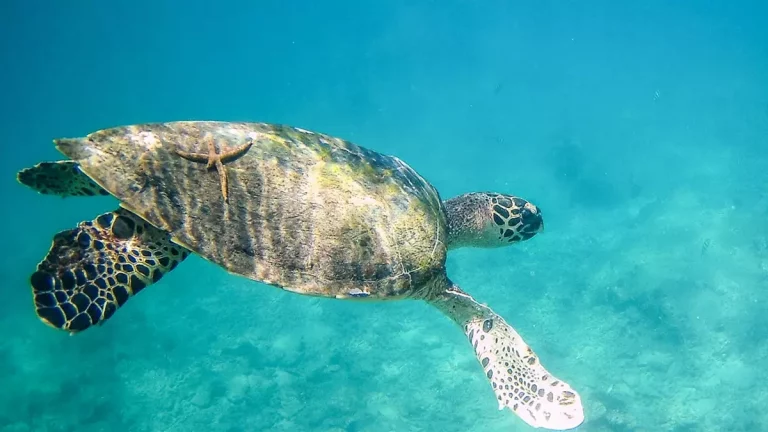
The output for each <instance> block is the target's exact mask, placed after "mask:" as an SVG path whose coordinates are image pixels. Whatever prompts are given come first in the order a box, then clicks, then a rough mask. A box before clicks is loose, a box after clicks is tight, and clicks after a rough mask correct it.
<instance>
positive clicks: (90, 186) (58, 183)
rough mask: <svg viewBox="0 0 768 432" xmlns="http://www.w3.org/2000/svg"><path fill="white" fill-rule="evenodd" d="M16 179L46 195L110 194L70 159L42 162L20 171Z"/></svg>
mask: <svg viewBox="0 0 768 432" xmlns="http://www.w3.org/2000/svg"><path fill="white" fill-rule="evenodd" d="M16 179H17V180H18V181H19V183H21V184H23V185H24V186H29V187H30V188H32V189H34V190H36V191H38V192H39V193H41V194H45V195H58V196H62V197H68V196H97V195H109V192H107V191H106V190H104V189H103V188H102V187H101V186H99V185H97V184H96V183H95V182H94V181H93V180H91V178H90V177H88V176H87V175H85V174H84V173H83V172H82V171H80V166H79V165H78V164H77V162H74V161H69V160H66V161H57V162H40V163H39V164H37V165H35V166H33V167H31V168H24V169H23V170H21V171H19V172H18V173H17V174H16Z"/></svg>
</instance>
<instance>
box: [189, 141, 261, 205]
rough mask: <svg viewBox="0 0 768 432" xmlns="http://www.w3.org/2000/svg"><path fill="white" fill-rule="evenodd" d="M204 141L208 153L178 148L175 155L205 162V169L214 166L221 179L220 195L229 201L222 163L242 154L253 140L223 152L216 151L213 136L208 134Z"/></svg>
mask: <svg viewBox="0 0 768 432" xmlns="http://www.w3.org/2000/svg"><path fill="white" fill-rule="evenodd" d="M205 141H206V143H207V144H208V154H205V153H190V152H185V151H182V150H179V149H176V150H175V152H176V154H177V155H179V156H181V157H183V158H184V159H187V160H190V161H192V162H200V163H205V164H206V166H205V168H206V169H211V168H213V167H216V171H217V172H218V173H219V181H221V195H222V196H224V202H226V203H229V197H228V196H227V170H226V169H225V168H224V164H225V163H227V162H231V161H233V160H235V159H237V158H239V157H240V156H242V155H244V154H245V152H247V151H248V149H250V148H251V145H253V141H252V140H249V141H248V142H247V143H245V144H243V145H241V146H238V147H235V148H233V149H229V150H226V151H224V152H223V153H218V152H217V151H216V141H215V140H214V139H213V137H211V136H208V137H206V140H205Z"/></svg>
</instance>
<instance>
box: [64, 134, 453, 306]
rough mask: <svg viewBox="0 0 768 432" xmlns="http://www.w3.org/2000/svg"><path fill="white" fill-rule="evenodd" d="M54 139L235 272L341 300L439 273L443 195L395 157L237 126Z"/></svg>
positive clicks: (102, 180) (135, 206)
mask: <svg viewBox="0 0 768 432" xmlns="http://www.w3.org/2000/svg"><path fill="white" fill-rule="evenodd" d="M56 144H57V148H58V149H59V150H60V151H61V152H62V153H64V154H65V155H66V156H68V157H69V158H70V159H72V160H75V161H77V162H78V163H79V164H80V167H81V170H82V171H83V172H84V173H85V174H86V175H88V176H89V177H90V178H92V179H93V180H94V181H95V182H96V183H98V184H99V185H101V186H102V187H103V188H104V189H106V190H107V191H108V192H109V193H111V194H112V195H114V196H115V197H116V198H118V199H119V200H120V201H121V205H122V206H123V207H125V208H126V209H128V210H130V211H132V212H134V213H136V214H137V215H138V216H140V217H142V218H144V219H145V220H146V221H147V222H149V223H151V224H153V225H155V226H157V227H158V228H161V229H164V230H167V231H168V232H170V233H171V235H172V238H173V241H174V242H176V243H178V244H180V245H182V246H184V247H186V248H188V249H190V250H191V251H193V252H195V253H197V254H199V255H201V256H202V257H204V258H206V259H208V260H210V261H212V262H214V263H216V264H218V265H221V266H222V267H224V268H226V269H227V270H228V271H230V272H232V273H235V274H238V275H242V276H245V277H247V278H250V279H253V280H257V281H261V282H264V283H268V284H272V285H276V286H280V287H282V288H284V289H287V290H290V291H294V292H299V293H304V294H311V295H320V296H328V297H339V298H345V297H370V298H394V297H403V296H410V295H417V294H419V291H420V290H423V289H427V288H428V287H429V286H430V283H431V282H434V281H438V280H441V279H442V278H444V277H445V257H446V247H445V244H446V222H445V213H444V211H443V207H442V201H441V199H440V196H439V194H438V192H437V191H436V190H435V188H434V187H432V186H431V185H430V184H429V183H428V182H427V181H426V180H424V179H423V178H422V177H421V176H420V175H419V174H418V173H416V172H415V171H414V170H413V169H412V168H411V167H409V166H408V165H407V164H406V163H404V162H402V161H401V160H399V159H398V158H396V157H392V156H387V155H383V154H380V153H377V152H374V151H371V150H369V149H365V148H363V147H360V146H357V145H355V144H353V143H350V142H348V141H345V140H342V139H339V138H336V137H332V136H328V135H325V134H320V133H315V132H310V131H306V130H303V129H298V128H294V127H289V126H283V125H273V124H266V123H245V122H207V121H189V122H170V123H151V124H140V125H131V126H123V127H115V128H109V129H104V130H100V131H97V132H94V133H92V134H90V135H88V136H86V137H84V138H76V139H60V140H56ZM210 153H213V154H219V155H223V157H222V158H221V163H216V161H215V160H214V159H215V157H214V158H212V159H211V161H212V162H211V163H206V162H208V160H209V158H208V156H209V154H210ZM223 180H226V182H225V183H224V184H225V185H226V187H224V188H223V187H222V181H223ZM225 197H226V199H225Z"/></svg>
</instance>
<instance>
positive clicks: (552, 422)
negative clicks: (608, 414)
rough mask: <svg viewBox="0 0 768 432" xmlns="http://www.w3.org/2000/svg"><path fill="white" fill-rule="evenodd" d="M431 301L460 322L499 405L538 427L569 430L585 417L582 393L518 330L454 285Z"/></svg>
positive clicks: (455, 320) (500, 407)
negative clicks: (550, 369)
mask: <svg viewBox="0 0 768 432" xmlns="http://www.w3.org/2000/svg"><path fill="white" fill-rule="evenodd" d="M430 303H431V304H432V305H434V306H435V307H437V308H438V309H440V310H441V311H442V312H443V313H444V314H446V315H448V316H449V317H451V319H453V320H454V322H456V323H457V324H459V325H461V327H462V329H463V330H464V334H466V336H467V337H468V338H469V342H470V343H471V344H472V346H473V347H474V350H475V355H476V356H477V359H478V360H479V361H480V364H481V365H482V367H483V371H484V372H485V375H486V377H487V378H488V380H489V381H490V384H491V385H492V386H493V391H494V392H495V393H496V399H497V401H498V402H499V409H503V408H504V407H508V408H509V409H511V410H512V411H513V412H514V413H515V414H517V415H518V416H519V417H520V418H521V419H522V420H523V421H525V422H526V423H528V424H529V425H530V426H533V427H537V428H545V429H552V430H566V429H572V428H575V427H577V426H579V425H580V424H581V423H582V422H583V421H584V408H583V407H582V404H581V398H580V396H579V394H578V393H576V391H574V390H573V389H572V388H571V387H570V386H569V385H568V384H567V383H565V382H563V381H562V380H560V379H558V378H555V377H554V376H553V375H552V374H551V373H549V372H548V371H547V370H546V369H545V368H544V366H542V364H541V362H540V361H539V358H538V357H537V356H536V354H534V352H533V350H531V348H530V347H529V346H528V344H526V343H525V341H524V340H523V339H522V338H521V337H520V335H519V334H518V333H517V331H515V329H514V328H512V327H511V326H510V325H509V324H507V323H506V322H505V321H504V319H503V318H501V317H500V316H499V315H497V314H495V313H494V312H493V311H492V310H491V309H490V308H488V307H487V306H484V305H481V304H479V303H477V302H476V301H475V300H474V299H473V298H472V297H471V296H470V295H468V294H466V293H464V292H463V291H461V290H460V289H459V288H458V287H456V286H455V285H454V286H453V287H452V288H451V289H448V290H446V291H445V292H444V293H442V294H441V295H439V296H437V297H436V298H434V299H432V300H430Z"/></svg>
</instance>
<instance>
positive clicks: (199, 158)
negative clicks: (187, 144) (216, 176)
mask: <svg viewBox="0 0 768 432" xmlns="http://www.w3.org/2000/svg"><path fill="white" fill-rule="evenodd" d="M173 152H174V153H176V154H177V155H179V156H181V157H183V158H184V159H187V160H189V161H192V162H208V155H207V154H199V153H190V152H185V151H182V150H179V149H175V150H174V151H173Z"/></svg>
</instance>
